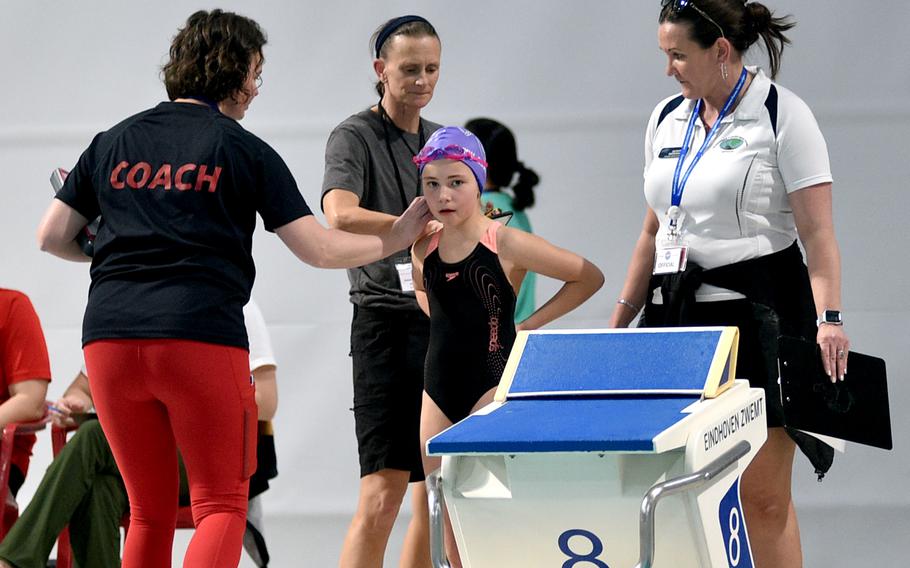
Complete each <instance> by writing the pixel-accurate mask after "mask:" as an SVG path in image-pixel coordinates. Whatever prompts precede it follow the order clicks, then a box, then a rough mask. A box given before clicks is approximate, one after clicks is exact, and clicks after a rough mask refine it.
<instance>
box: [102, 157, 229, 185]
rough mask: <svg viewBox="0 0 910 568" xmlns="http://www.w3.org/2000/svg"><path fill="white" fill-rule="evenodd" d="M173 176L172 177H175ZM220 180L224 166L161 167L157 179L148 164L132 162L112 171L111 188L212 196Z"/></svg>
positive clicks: (115, 167) (167, 165)
mask: <svg viewBox="0 0 910 568" xmlns="http://www.w3.org/2000/svg"><path fill="white" fill-rule="evenodd" d="M172 172H173V173H172ZM220 176H221V166H215V167H214V168H211V173H209V166H207V165H205V164H202V165H197V164H183V165H182V166H180V167H178V168H176V169H174V167H173V166H172V165H171V164H161V166H159V167H158V170H157V171H155V175H152V165H151V164H149V163H148V162H139V163H137V164H133V165H132V166H131V165H130V163H129V162H126V161H124V162H120V163H119V164H117V165H116V166H114V169H113V170H112V171H111V178H110V180H111V187H112V188H114V189H123V188H125V187H127V186H129V187H131V188H133V189H158V188H161V189H163V190H165V191H169V190H170V189H171V188H174V189H176V190H177V191H188V190H190V189H192V190H194V191H202V190H203V188H205V189H206V190H207V191H208V192H209V193H215V190H217V189H218V178H219V177H220Z"/></svg>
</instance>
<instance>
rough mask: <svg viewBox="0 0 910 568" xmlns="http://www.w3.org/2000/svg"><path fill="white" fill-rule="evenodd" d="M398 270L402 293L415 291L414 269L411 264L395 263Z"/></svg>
mask: <svg viewBox="0 0 910 568" xmlns="http://www.w3.org/2000/svg"><path fill="white" fill-rule="evenodd" d="M395 269H396V270H398V281H399V282H401V291H402V292H413V291H414V269H413V267H412V266H411V263H410V262H402V263H395Z"/></svg>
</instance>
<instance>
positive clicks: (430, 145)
mask: <svg viewBox="0 0 910 568" xmlns="http://www.w3.org/2000/svg"><path fill="white" fill-rule="evenodd" d="M443 159H445V160H458V161H460V162H464V164H465V165H466V166H468V167H469V168H471V171H472V172H474V178H475V179H477V187H478V189H480V191H483V186H484V182H486V180H487V154H486V152H484V150H483V144H481V143H480V140H479V139H478V138H477V137H476V136H474V135H473V134H471V132H469V131H467V130H465V129H464V128H462V127H460V126H443V127H442V128H440V129H439V130H437V131H436V132H434V133H433V135H432V136H430V139H429V140H427V143H426V144H424V146H423V148H422V149H421V150H420V153H419V154H417V155H416V156H414V163H415V164H417V168H418V169H419V170H420V173H421V174H423V168H424V166H426V165H427V164H428V163H430V162H435V161H436V160H443Z"/></svg>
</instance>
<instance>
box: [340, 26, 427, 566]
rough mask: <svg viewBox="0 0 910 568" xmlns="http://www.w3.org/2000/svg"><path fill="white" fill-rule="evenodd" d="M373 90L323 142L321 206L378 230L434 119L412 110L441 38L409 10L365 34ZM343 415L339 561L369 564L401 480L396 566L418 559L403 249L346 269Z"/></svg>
mask: <svg viewBox="0 0 910 568" xmlns="http://www.w3.org/2000/svg"><path fill="white" fill-rule="evenodd" d="M371 43H372V50H373V55H374V57H375V59H374V60H373V70H374V71H375V73H376V76H377V78H378V82H377V83H376V90H377V92H378V94H379V97H380V99H379V102H378V103H377V104H376V105H374V106H373V107H371V108H368V109H366V110H363V111H361V112H358V113H357V114H355V115H353V116H350V117H349V118H347V119H346V120H344V122H342V123H341V124H339V125H338V126H337V127H336V128H335V130H334V131H333V132H332V134H331V136H330V137H329V140H328V143H327V145H326V158H325V178H324V180H323V185H322V207H323V210H324V211H325V215H326V219H327V220H328V223H329V224H330V225H331V226H333V227H337V228H343V229H345V230H347V231H351V232H354V233H364V234H376V235H381V234H384V233H386V232H387V231H388V230H389V227H390V226H391V223H392V221H394V219H395V218H396V216H397V215H399V214H400V213H401V211H402V210H403V209H404V208H405V207H406V206H407V204H408V203H409V202H410V201H411V200H412V199H414V197H415V196H417V195H418V194H419V193H420V185H419V179H418V175H417V167H416V166H415V165H414V163H413V162H412V161H411V160H412V158H413V157H414V155H415V154H417V152H419V151H420V148H421V147H422V146H423V145H424V143H425V141H426V140H427V138H429V136H430V134H432V133H433V132H434V131H435V130H436V129H437V128H439V125H438V124H435V123H432V122H429V121H426V120H424V119H422V118H421V116H420V114H421V111H422V110H423V108H424V107H425V106H426V105H427V104H429V102H430V100H431V99H432V98H433V90H434V88H435V87H436V81H437V79H438V78H439V60H440V53H441V45H440V42H439V37H438V35H437V34H436V30H435V29H434V28H433V26H432V25H431V24H430V23H429V22H428V21H427V20H425V19H424V18H421V17H420V16H402V17H400V18H394V19H392V20H389V21H388V22H386V23H385V24H383V25H382V26H380V27H379V29H378V30H377V31H376V32H375V33H374V35H373V38H372V42H371ZM348 276H349V278H350V281H351V289H350V294H351V303H353V304H354V315H353V320H352V322H351V356H352V357H353V368H354V405H353V406H354V421H355V425H356V432H357V443H358V451H359V455H360V475H361V482H360V498H359V501H358V505H357V512H356V514H355V516H354V519H353V521H352V522H351V526H350V528H349V530H348V534H347V537H346V538H345V542H344V548H343V550H342V553H341V563H340V565H341V567H342V568H346V567H355V566H356V567H361V568H362V567H374V566H375V567H379V566H382V560H383V556H384V552H385V548H386V544H387V542H388V538H389V534H390V532H391V530H392V526H393V524H394V522H395V518H396V517H397V515H398V510H399V507H400V505H401V502H402V500H403V499H404V495H405V493H406V491H407V487H408V483H409V482H415V483H414V486H413V491H412V497H413V501H412V502H413V505H414V510H415V514H414V517H413V519H412V521H411V524H410V526H409V527H408V535H407V537H406V539H405V545H404V550H403V552H402V560H401V564H400V565H401V566H408V567H410V566H429V561H430V560H429V544H428V536H427V534H428V527H427V513H426V509H427V505H426V490H425V488H424V486H423V483H422V481H423V469H422V465H421V451H420V443H419V439H420V438H419V430H420V404H421V395H422V392H423V365H424V358H425V355H426V351H427V342H428V338H429V320H428V319H427V317H426V316H425V315H424V314H423V312H421V311H420V308H419V307H418V306H417V301H416V300H415V297H414V286H413V284H412V277H411V257H410V251H409V250H408V249H403V250H401V251H398V252H397V253H395V254H393V255H391V256H389V257H388V258H385V259H383V260H380V261H378V262H374V263H372V264H368V265H365V266H361V267H359V268H354V269H351V270H349V271H348Z"/></svg>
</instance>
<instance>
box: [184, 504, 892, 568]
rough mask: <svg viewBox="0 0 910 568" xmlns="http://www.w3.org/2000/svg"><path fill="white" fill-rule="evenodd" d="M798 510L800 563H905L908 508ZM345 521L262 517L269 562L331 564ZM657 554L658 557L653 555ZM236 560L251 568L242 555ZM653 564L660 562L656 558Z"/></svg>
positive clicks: (815, 566)
mask: <svg viewBox="0 0 910 568" xmlns="http://www.w3.org/2000/svg"><path fill="white" fill-rule="evenodd" d="M799 515H800V526H801V530H802V537H803V550H804V556H805V567H806V568H867V567H875V568H905V567H907V566H910V509H908V508H903V509H900V508H893V509H886V508H874V509H871V508H856V509H806V508H804V509H802V510H800V512H799ZM404 520H406V519H404ZM348 521H349V519H348V518H346V517H273V518H268V517H267V525H266V531H267V536H268V542H269V548H270V551H271V554H272V563H271V564H270V566H271V567H272V568H285V567H287V568H310V567H315V568H333V567H334V566H337V563H338V551H339V549H340V547H341V541H342V539H343V538H344V534H345V531H346V530H347V525H348ZM404 527H405V523H404V522H399V523H398V524H397V525H396V528H395V531H394V533H393V536H392V541H391V542H390V544H389V550H388V551H387V554H386V566H388V567H395V566H397V565H398V552H399V550H400V543H401V539H402V538H403V536H404ZM190 535H191V532H190V531H178V534H177V541H176V544H175V547H174V550H175V552H174V566H175V567H176V566H181V558H182V556H183V550H184V548H185V547H186V543H187V541H188V540H189V538H190ZM657 560H658V562H659V559H657ZM240 566H241V567H242V568H254V565H253V564H252V562H250V560H249V558H248V557H246V556H244V558H243V560H242V562H241V564H240ZM481 568H483V567H481ZM495 568H508V567H495ZM522 568H525V567H522ZM546 568H550V567H546ZM556 568H558V567H556ZM611 568H631V567H624V566H616V567H611ZM655 568H661V567H660V565H659V564H658V565H657V566H656V567H655Z"/></svg>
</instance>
